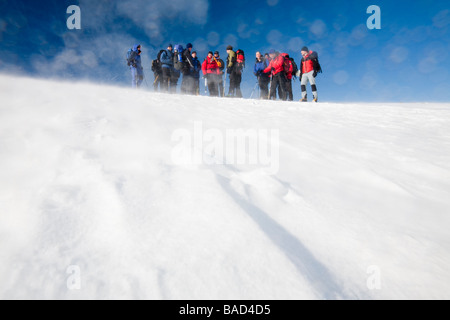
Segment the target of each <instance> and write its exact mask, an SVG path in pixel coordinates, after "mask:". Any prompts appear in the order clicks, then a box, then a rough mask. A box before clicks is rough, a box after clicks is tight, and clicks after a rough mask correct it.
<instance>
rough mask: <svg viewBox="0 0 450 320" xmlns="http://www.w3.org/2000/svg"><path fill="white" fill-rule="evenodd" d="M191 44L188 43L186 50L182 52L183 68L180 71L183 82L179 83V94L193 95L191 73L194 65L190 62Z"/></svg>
mask: <svg viewBox="0 0 450 320" xmlns="http://www.w3.org/2000/svg"><path fill="white" fill-rule="evenodd" d="M191 52H192V44H191V43H188V44H187V45H186V49H185V50H184V51H183V61H184V66H183V69H182V70H181V72H182V74H183V80H182V82H181V93H184V94H194V79H193V78H192V71H193V70H194V63H193V61H192V53H191Z"/></svg>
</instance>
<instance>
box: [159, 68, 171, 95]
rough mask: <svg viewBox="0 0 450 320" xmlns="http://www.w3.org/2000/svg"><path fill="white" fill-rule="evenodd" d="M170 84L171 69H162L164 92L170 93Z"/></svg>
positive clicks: (162, 88)
mask: <svg viewBox="0 0 450 320" xmlns="http://www.w3.org/2000/svg"><path fill="white" fill-rule="evenodd" d="M169 82H170V68H162V82H161V91H162V92H168V91H169Z"/></svg>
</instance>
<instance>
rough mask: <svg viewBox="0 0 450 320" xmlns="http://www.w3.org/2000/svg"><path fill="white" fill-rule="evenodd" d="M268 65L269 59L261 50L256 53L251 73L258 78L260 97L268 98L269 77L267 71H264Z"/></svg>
mask: <svg viewBox="0 0 450 320" xmlns="http://www.w3.org/2000/svg"><path fill="white" fill-rule="evenodd" d="M268 66H269V61H267V59H266V58H265V57H263V56H262V55H261V52H257V53H256V61H255V66H254V68H253V74H254V75H255V76H256V77H257V79H258V85H259V88H260V89H261V90H260V99H269V82H270V77H269V74H268V73H264V69H266V68H267V67H268Z"/></svg>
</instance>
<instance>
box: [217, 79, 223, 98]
mask: <svg viewBox="0 0 450 320" xmlns="http://www.w3.org/2000/svg"><path fill="white" fill-rule="evenodd" d="M218 77H219V85H218V89H219V97H223V93H224V91H223V77H222V75H219V76H218Z"/></svg>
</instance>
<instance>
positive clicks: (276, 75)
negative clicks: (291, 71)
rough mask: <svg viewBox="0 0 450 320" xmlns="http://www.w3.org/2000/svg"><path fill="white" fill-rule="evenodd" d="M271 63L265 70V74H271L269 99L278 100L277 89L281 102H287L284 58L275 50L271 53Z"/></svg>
mask: <svg viewBox="0 0 450 320" xmlns="http://www.w3.org/2000/svg"><path fill="white" fill-rule="evenodd" d="M269 56H270V59H272V60H271V61H270V64H269V66H268V67H267V68H266V69H264V73H271V77H272V80H271V85H270V93H269V99H273V100H276V98H277V89H278V96H279V97H280V99H281V100H286V91H285V88H286V74H285V71H284V57H283V56H282V55H280V54H279V53H278V52H276V51H275V50H273V49H272V50H270V51H269Z"/></svg>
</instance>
